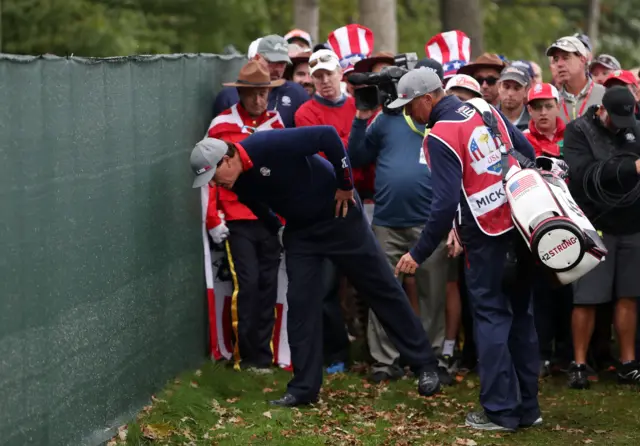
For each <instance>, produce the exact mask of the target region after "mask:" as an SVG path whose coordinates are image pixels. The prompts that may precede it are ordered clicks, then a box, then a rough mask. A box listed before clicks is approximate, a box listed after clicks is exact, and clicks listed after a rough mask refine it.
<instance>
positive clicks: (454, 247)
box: [447, 229, 462, 257]
mask: <svg viewBox="0 0 640 446" xmlns="http://www.w3.org/2000/svg"><path fill="white" fill-rule="evenodd" d="M447 248H448V251H449V257H458V256H459V255H460V254H462V246H460V242H459V241H458V235H457V234H456V230H455V229H452V230H451V231H449V237H447Z"/></svg>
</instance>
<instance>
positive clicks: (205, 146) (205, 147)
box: [191, 138, 227, 188]
mask: <svg viewBox="0 0 640 446" xmlns="http://www.w3.org/2000/svg"><path fill="white" fill-rule="evenodd" d="M226 153H227V143H226V142H224V141H222V140H220V139H216V138H204V139H203V140H202V141H200V142H199V143H198V144H196V146H195V147H194V148H193V150H192V151H191V170H193V173H195V174H196V179H195V180H194V181H193V187H194V188H198V187H202V186H205V185H206V184H207V183H208V182H209V181H211V180H212V179H213V176H214V175H215V173H216V166H217V165H218V163H219V162H220V161H221V160H222V157H223V156H224V155H225V154H226Z"/></svg>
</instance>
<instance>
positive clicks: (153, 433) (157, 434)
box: [142, 424, 171, 440]
mask: <svg viewBox="0 0 640 446" xmlns="http://www.w3.org/2000/svg"><path fill="white" fill-rule="evenodd" d="M142 435H143V436H144V437H145V438H148V439H149V440H162V439H163V438H167V437H168V436H169V435H171V426H169V425H167V424H146V425H144V426H143V428H142Z"/></svg>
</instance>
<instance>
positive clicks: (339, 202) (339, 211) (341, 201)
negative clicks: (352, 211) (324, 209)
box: [336, 189, 356, 217]
mask: <svg viewBox="0 0 640 446" xmlns="http://www.w3.org/2000/svg"><path fill="white" fill-rule="evenodd" d="M352 204H356V199H355V198H354V197H353V189H351V190H342V189H338V190H337V191H336V217H341V216H342V217H346V216H347V212H348V211H349V206H350V205H352Z"/></svg>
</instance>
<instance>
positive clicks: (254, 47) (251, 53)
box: [247, 37, 262, 59]
mask: <svg viewBox="0 0 640 446" xmlns="http://www.w3.org/2000/svg"><path fill="white" fill-rule="evenodd" d="M261 40H262V37H258V38H257V39H256V40H254V41H253V42H251V44H250V45H249V50H248V51H247V58H248V59H253V58H254V57H256V54H258V45H260V41H261Z"/></svg>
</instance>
